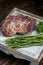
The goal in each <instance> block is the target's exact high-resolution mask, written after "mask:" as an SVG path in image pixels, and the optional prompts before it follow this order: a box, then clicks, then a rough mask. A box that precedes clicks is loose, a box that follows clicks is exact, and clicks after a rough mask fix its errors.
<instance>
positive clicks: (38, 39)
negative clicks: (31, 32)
mask: <svg viewBox="0 0 43 65" xmlns="http://www.w3.org/2000/svg"><path fill="white" fill-rule="evenodd" d="M5 42H6V44H7V45H8V46H9V47H11V48H13V49H17V48H25V47H29V46H41V45H43V34H42V33H41V34H37V35H35V36H18V37H15V38H10V39H7V40H5Z"/></svg>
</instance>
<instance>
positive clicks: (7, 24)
mask: <svg viewBox="0 0 43 65" xmlns="http://www.w3.org/2000/svg"><path fill="white" fill-rule="evenodd" d="M35 23H36V21H35V20H34V19H32V18H30V17H28V16H24V15H22V14H19V15H17V16H9V17H8V18H6V20H5V21H4V23H3V24H2V32H3V34H4V35H5V36H8V37H9V36H13V35H15V34H16V33H19V34H26V33H28V32H30V31H32V30H33V29H34V26H35Z"/></svg>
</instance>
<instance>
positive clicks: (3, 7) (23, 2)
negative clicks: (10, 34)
mask: <svg viewBox="0 0 43 65" xmlns="http://www.w3.org/2000/svg"><path fill="white" fill-rule="evenodd" d="M35 4H37V3H35V1H34V0H0V21H1V20H2V19H4V18H5V17H6V16H7V15H8V13H9V12H10V11H11V10H12V9H13V8H14V7H18V8H19V9H23V10H26V11H28V12H31V13H34V14H36V15H40V16H43V10H40V11H38V8H37V7H36V5H35ZM39 8H40V7H39Z"/></svg>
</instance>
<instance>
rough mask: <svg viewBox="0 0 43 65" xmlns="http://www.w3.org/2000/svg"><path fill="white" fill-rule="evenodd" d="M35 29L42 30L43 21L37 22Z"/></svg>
mask: <svg viewBox="0 0 43 65" xmlns="http://www.w3.org/2000/svg"><path fill="white" fill-rule="evenodd" d="M36 29H37V31H38V32H43V22H39V24H38V25H37V27H36Z"/></svg>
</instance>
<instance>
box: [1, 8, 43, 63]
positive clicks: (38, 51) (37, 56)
mask: <svg viewBox="0 0 43 65" xmlns="http://www.w3.org/2000/svg"><path fill="white" fill-rule="evenodd" d="M17 14H23V15H25V16H29V17H31V18H34V19H36V22H38V21H43V18H42V17H39V16H36V15H34V14H31V13H29V12H26V11H23V10H20V9H18V8H14V9H13V10H12V11H11V13H10V14H9V15H8V16H7V17H6V18H8V17H9V16H10V15H15V16H16V15H17ZM2 23H3V21H2ZM2 23H1V24H2ZM31 34H32V33H31ZM31 34H30V35H31ZM35 34H36V33H35ZM27 35H28V34H27ZM32 35H33V34H32ZM13 37H15V36H13ZM7 38H10V37H5V36H3V34H2V32H1V29H0V50H2V51H4V52H5V53H7V54H12V55H13V56H15V57H17V58H21V59H26V60H30V61H33V60H34V61H37V62H40V60H41V58H42V57H43V46H33V47H29V48H26V49H27V50H30V49H31V50H30V51H27V50H26V49H25V48H24V49H23V48H21V49H17V50H14V49H11V48H9V47H7V46H6V44H4V42H2V41H4V40H5V39H7ZM34 49H35V51H33V50H34Z"/></svg>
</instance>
